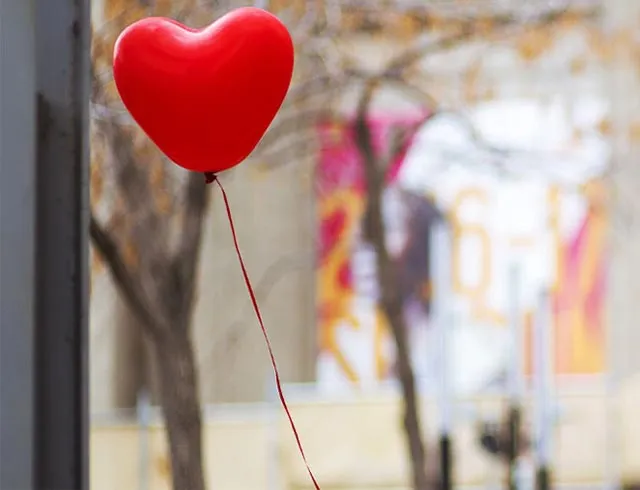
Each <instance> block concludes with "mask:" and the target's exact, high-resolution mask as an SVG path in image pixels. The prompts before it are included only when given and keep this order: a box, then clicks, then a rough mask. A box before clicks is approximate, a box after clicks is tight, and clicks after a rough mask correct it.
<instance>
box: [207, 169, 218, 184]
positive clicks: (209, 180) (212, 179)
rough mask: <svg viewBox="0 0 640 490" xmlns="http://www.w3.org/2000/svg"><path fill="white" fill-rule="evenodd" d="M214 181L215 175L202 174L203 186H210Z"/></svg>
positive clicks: (210, 173)
mask: <svg viewBox="0 0 640 490" xmlns="http://www.w3.org/2000/svg"><path fill="white" fill-rule="evenodd" d="M214 180H216V174H215V173H213V172H205V173H204V183H205V184H211V182H213V181H214Z"/></svg>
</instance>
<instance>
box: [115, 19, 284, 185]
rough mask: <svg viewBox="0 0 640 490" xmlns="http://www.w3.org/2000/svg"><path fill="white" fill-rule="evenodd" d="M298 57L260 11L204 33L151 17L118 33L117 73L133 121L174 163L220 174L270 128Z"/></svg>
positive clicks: (277, 22)
mask: <svg viewBox="0 0 640 490" xmlns="http://www.w3.org/2000/svg"><path fill="white" fill-rule="evenodd" d="M293 53H294V51H293V43H292V41H291V36H290V35H289V32H288V31H287V28H286V27H285V26H284V25H283V24H282V22H280V20H278V18H277V17H275V16H274V15H272V14H270V13H269V12H266V11H264V10H261V9H258V8H253V7H247V8H240V9H237V10H234V11H232V12H230V13H229V14H227V15H225V16H223V17H221V18H220V19H218V20H217V21H216V22H214V23H213V24H211V25H210V26H209V27H207V28H205V29H202V30H194V29H190V28H188V27H185V26H183V25H181V24H179V23H178V22H176V21H173V20H171V19H165V18H161V17H150V18H146V19H142V20H140V21H138V22H136V23H134V24H132V25H130V26H129V27H127V28H126V29H125V30H124V31H123V32H122V33H121V34H120V36H119V38H118V40H117V41H116V44H115V52H114V61H113V74H114V78H115V83H116V86H117V88H118V92H119V93H120V96H121V97H122V102H123V103H124V105H125V106H126V107H127V109H128V110H129V112H130V113H131V116H132V117H133V118H134V119H135V120H136V122H137V123H138V124H139V125H140V127H141V128H142V129H143V130H144V131H145V133H146V134H147V135H148V136H149V138H151V140H153V142H154V143H155V144H156V145H157V146H158V147H159V148H160V149H161V150H162V151H163V152H164V153H165V154H166V155H167V156H168V157H169V158H170V159H171V160H173V161H174V162H175V163H177V164H178V165H180V166H181V167H184V168H186V169H188V170H193V171H198V172H212V173H216V172H220V171H222V170H226V169H228V168H231V167H233V166H235V165H237V164H238V163H240V162H241V161H243V160H244V159H245V158H246V157H247V156H249V154H250V153H251V152H252V151H253V149H254V148H255V147H256V145H257V144H258V142H259V141H260V139H261V138H262V136H263V135H264V133H265V132H266V130H267V129H268V127H269V125H270V124H271V122H272V121H273V118H274V117H275V115H276V113H277V112H278V109H279V108H280V106H281V105H282V102H283V100H284V98H285V96H286V93H287V90H288V89H289V84H290V83H291V77H292V74H293V58H294V54H293Z"/></svg>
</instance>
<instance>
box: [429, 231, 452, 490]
mask: <svg viewBox="0 0 640 490" xmlns="http://www.w3.org/2000/svg"><path fill="white" fill-rule="evenodd" d="M431 237H432V238H431V250H430V251H429V252H430V253H429V256H430V258H431V271H432V272H433V276H432V282H433V291H432V295H431V304H432V311H433V315H434V318H435V320H436V328H437V334H438V339H439V344H440V349H439V351H440V362H439V365H440V368H439V376H440V383H439V388H438V412H439V414H440V420H439V436H440V441H439V444H440V478H441V485H442V486H441V488H442V489H443V490H451V488H453V480H452V477H453V459H452V448H451V420H452V417H453V406H452V403H451V382H450V377H449V374H450V373H449V366H450V362H449V353H450V345H449V344H450V342H449V338H450V336H451V328H452V327H453V311H452V310H453V308H452V307H453V305H452V304H451V243H450V240H449V230H448V225H447V223H446V221H444V220H442V219H440V220H438V221H436V222H435V223H434V225H433V228H432V231H431Z"/></svg>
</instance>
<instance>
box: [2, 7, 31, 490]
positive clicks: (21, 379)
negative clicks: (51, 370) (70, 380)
mask: <svg viewBox="0 0 640 490" xmlns="http://www.w3.org/2000/svg"><path fill="white" fill-rule="evenodd" d="M34 36H35V29H34V15H33V5H32V2H30V1H28V0H0V47H1V49H0V433H1V434H2V437H0V488H3V489H4V488H6V489H11V488H15V489H25V490H27V489H29V490H30V489H33V488H34V485H33V476H32V475H33V433H34V431H33V360H34V349H33V330H34V322H35V315H34V312H33V311H34V304H35V300H34V294H33V292H34V284H35V278H34V273H35V265H34V260H35V249H34V244H35V237H34V233H35V202H34V196H35V140H36V139H35V105H34V93H35V37H34Z"/></svg>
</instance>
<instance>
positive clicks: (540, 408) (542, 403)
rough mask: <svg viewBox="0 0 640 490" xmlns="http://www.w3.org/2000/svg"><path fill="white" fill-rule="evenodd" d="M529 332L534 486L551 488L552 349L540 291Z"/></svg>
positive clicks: (548, 315)
mask: <svg viewBox="0 0 640 490" xmlns="http://www.w3.org/2000/svg"><path fill="white" fill-rule="evenodd" d="M536 306H537V308H536V316H535V325H534V332H533V337H534V338H533V349H534V356H533V365H534V403H533V405H534V426H535V452H536V489H537V490H549V488H551V442H552V441H551V437H552V425H553V420H552V417H553V413H552V412H553V409H552V404H553V399H552V390H553V386H552V378H553V348H552V340H551V332H552V328H551V326H552V321H553V319H552V315H551V304H550V296H549V294H548V292H547V291H543V292H542V293H541V294H540V296H539V301H538V303H537V305H536Z"/></svg>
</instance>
